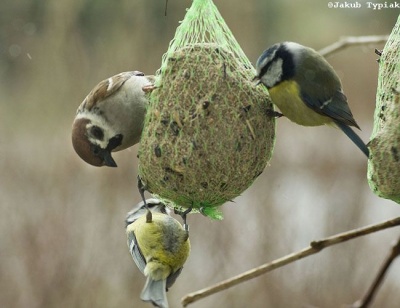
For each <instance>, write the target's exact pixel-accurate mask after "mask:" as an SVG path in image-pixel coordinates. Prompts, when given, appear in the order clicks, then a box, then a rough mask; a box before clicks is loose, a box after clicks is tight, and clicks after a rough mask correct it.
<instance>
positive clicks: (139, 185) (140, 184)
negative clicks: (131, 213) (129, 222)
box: [137, 175, 153, 222]
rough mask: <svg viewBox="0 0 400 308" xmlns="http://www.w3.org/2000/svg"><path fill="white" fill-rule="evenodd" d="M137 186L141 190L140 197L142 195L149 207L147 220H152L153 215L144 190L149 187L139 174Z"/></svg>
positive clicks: (145, 204)
mask: <svg viewBox="0 0 400 308" xmlns="http://www.w3.org/2000/svg"><path fill="white" fill-rule="evenodd" d="M137 187H138V190H139V194H140V197H142V200H143V203H144V206H145V207H146V209H147V213H146V222H152V221H153V215H152V213H151V211H150V209H149V207H148V206H147V202H146V198H145V197H144V192H145V191H146V189H147V187H146V185H145V184H144V183H143V181H142V179H141V178H140V176H139V175H138V176H137Z"/></svg>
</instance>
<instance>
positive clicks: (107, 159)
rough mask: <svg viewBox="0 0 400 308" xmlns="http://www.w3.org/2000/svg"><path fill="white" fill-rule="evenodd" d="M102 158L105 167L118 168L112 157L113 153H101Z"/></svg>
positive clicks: (105, 151)
mask: <svg viewBox="0 0 400 308" xmlns="http://www.w3.org/2000/svg"><path fill="white" fill-rule="evenodd" d="M101 158H102V159H103V162H104V165H105V166H107V167H117V164H116V162H115V160H114V158H112V156H111V152H109V151H107V150H104V151H102V153H101Z"/></svg>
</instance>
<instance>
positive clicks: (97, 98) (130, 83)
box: [72, 71, 154, 167]
mask: <svg viewBox="0 0 400 308" xmlns="http://www.w3.org/2000/svg"><path fill="white" fill-rule="evenodd" d="M153 83H154V76H145V75H144V74H143V73H141V72H138V71H133V72H123V73H120V74H118V75H115V76H113V77H110V78H108V79H106V80H103V81H101V82H100V83H99V84H98V85H97V86H95V87H94V88H93V90H92V91H91V92H90V93H89V94H88V96H86V98H85V99H84V101H83V102H82V103H81V105H80V106H79V108H78V110H77V112H76V117H75V120H74V123H73V125H72V144H73V146H74V149H75V151H76V153H77V154H78V155H79V156H80V157H81V158H82V159H83V160H84V161H85V162H87V163H88V164H90V165H93V166H98V167H100V166H109V167H116V166H117V164H116V163H115V161H114V159H113V158H112V156H111V152H117V151H120V150H123V149H126V148H128V147H130V146H132V145H134V144H136V143H138V142H139V140H140V135H141V133H142V128H143V121H144V117H145V113H146V107H147V103H148V100H147V98H146V95H145V91H146V92H147V90H146V89H148V88H151V87H152V86H153Z"/></svg>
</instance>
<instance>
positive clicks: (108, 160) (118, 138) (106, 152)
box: [99, 134, 123, 167]
mask: <svg viewBox="0 0 400 308" xmlns="http://www.w3.org/2000/svg"><path fill="white" fill-rule="evenodd" d="M122 138H123V137H122V135H121V134H118V135H115V136H114V137H112V138H110V140H109V142H108V145H107V148H105V149H102V151H101V152H100V153H99V154H100V155H99V156H100V157H101V158H102V159H103V162H104V165H105V166H108V167H117V164H116V163H115V160H114V159H113V158H112V156H111V151H112V150H114V149H115V148H117V147H119V146H120V145H121V143H122Z"/></svg>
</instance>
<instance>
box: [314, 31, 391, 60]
mask: <svg viewBox="0 0 400 308" xmlns="http://www.w3.org/2000/svg"><path fill="white" fill-rule="evenodd" d="M388 38H389V35H371V36H345V37H342V38H341V39H340V40H339V41H337V42H335V43H333V44H332V45H329V46H327V47H325V48H322V49H321V50H319V51H318V52H319V53H320V54H321V55H323V56H324V57H329V56H331V55H332V54H334V53H336V52H338V51H340V50H342V49H345V48H347V47H349V46H359V45H369V44H379V43H386V41H387V40H388Z"/></svg>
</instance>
